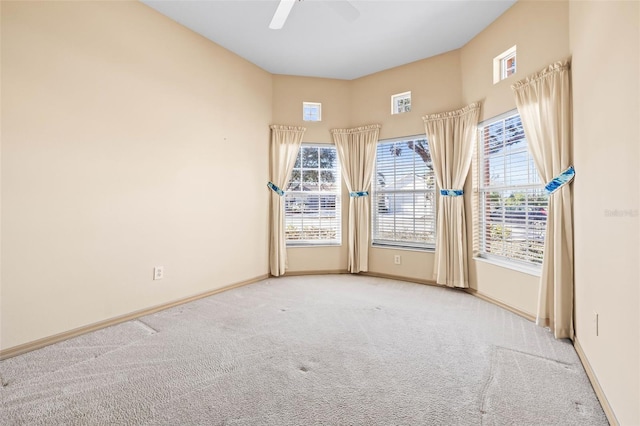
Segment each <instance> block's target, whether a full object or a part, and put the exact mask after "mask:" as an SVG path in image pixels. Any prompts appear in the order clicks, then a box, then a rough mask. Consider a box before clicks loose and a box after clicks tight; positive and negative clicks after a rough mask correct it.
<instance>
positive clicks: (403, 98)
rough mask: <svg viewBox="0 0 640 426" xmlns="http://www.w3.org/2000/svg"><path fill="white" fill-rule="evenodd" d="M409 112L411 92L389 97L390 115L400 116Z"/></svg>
mask: <svg viewBox="0 0 640 426" xmlns="http://www.w3.org/2000/svg"><path fill="white" fill-rule="evenodd" d="M410 111H411V92H404V93H398V94H396V95H391V114H402V113H404V112H410Z"/></svg>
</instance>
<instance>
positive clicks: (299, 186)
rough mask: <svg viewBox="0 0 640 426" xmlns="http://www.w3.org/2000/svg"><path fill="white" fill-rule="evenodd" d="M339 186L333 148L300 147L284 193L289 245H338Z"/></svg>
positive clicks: (339, 224)
mask: <svg viewBox="0 0 640 426" xmlns="http://www.w3.org/2000/svg"><path fill="white" fill-rule="evenodd" d="M341 185H342V180H341V179H340V164H339V163H338V155H337V152H336V148H335V146H330V145H307V144H304V145H302V147H301V148H300V152H299V153H298V157H297V159H296V163H295V165H294V168H293V171H292V173H291V179H290V181H289V186H288V187H287V190H286V194H285V237H286V239H287V244H288V245H296V244H297V245H304V244H340V242H341V225H342V219H341V211H342V210H341V207H340V205H341V202H340V201H341V200H340V198H341V197H340V192H341V189H342V186H341Z"/></svg>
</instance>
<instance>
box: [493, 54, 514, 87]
mask: <svg viewBox="0 0 640 426" xmlns="http://www.w3.org/2000/svg"><path fill="white" fill-rule="evenodd" d="M512 57H516V58H517V46H516V45H514V46H512V47H510V48H509V49H507V50H505V51H504V52H502V53H501V54H499V55H498V56H496V57H495V58H493V84H496V83H499V82H501V81H502V80H504V79H506V78H509V77H511V75H515V72H514V73H513V74H511V75H510V76H509V77H507V76H506V70H505V69H504V64H505V62H506V60H507V59H509V58H512ZM517 63H518V62H517V59H516V70H517V66H518V65H517Z"/></svg>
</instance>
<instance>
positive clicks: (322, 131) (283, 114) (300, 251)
mask: <svg viewBox="0 0 640 426" xmlns="http://www.w3.org/2000/svg"><path fill="white" fill-rule="evenodd" d="M349 83H350V82H349V81H346V80H334V79H327V78H311V77H295V76H286V75H274V76H273V122H274V124H283V125H289V126H303V127H306V129H307V130H306V132H305V133H304V138H303V142H309V143H326V144H332V143H333V141H332V139H331V132H330V131H331V129H339V128H346V127H349V123H350V109H349V90H350V84H349ZM302 102H321V103H322V121H320V122H310V121H303V120H302ZM342 186H343V188H342V211H343V214H342V245H341V246H320V247H289V248H288V249H287V265H288V268H287V273H289V274H293V273H304V272H322V271H327V272H328V271H332V272H334V271H346V270H347V262H348V252H347V239H346V236H347V213H348V211H349V196H348V193H347V191H346V187H345V186H344V185H342Z"/></svg>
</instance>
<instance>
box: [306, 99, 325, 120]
mask: <svg viewBox="0 0 640 426" xmlns="http://www.w3.org/2000/svg"><path fill="white" fill-rule="evenodd" d="M302 119H303V120H304V121H322V104H321V103H318V102H303V103H302Z"/></svg>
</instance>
